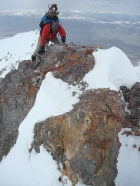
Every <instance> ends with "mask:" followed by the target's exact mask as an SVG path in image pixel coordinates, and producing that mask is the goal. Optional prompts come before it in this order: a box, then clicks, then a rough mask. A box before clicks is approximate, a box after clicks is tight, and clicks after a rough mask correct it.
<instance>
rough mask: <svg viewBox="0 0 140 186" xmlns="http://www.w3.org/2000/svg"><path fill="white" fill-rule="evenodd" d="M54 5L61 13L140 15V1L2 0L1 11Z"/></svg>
mask: <svg viewBox="0 0 140 186" xmlns="http://www.w3.org/2000/svg"><path fill="white" fill-rule="evenodd" d="M52 3H56V4H58V8H59V11H60V12H63V11H70V10H80V11H115V12H132V13H140V0H55V1H51V0H0V10H15V9H36V10H47V9H48V5H49V4H52Z"/></svg>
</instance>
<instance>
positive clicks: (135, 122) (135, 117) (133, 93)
mask: <svg viewBox="0 0 140 186" xmlns="http://www.w3.org/2000/svg"><path fill="white" fill-rule="evenodd" d="M120 89H121V90H122V93H123V96H124V100H125V102H126V103H127V109H128V110H129V111H130V114H127V115H126V117H125V120H124V122H123V127H124V128H125V127H126V128H132V131H133V132H135V135H140V132H138V128H139V125H140V83H138V82H137V83H135V85H134V86H133V87H132V89H130V90H129V89H128V88H127V87H125V86H122V87H120Z"/></svg>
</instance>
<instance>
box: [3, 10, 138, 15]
mask: <svg viewBox="0 0 140 186" xmlns="http://www.w3.org/2000/svg"><path fill="white" fill-rule="evenodd" d="M46 11H47V10H35V9H29V10H25V9H19V10H3V11H0V15H9V16H10V15H13V16H14V15H15V16H25V15H26V16H31V15H40V14H42V13H44V12H46ZM60 13H62V14H66V12H62V11H60ZM67 13H73V14H117V15H138V16H140V14H138V13H128V12H113V11H109V12H108V11H86V12H85V11H79V10H71V11H69V12H67Z"/></svg>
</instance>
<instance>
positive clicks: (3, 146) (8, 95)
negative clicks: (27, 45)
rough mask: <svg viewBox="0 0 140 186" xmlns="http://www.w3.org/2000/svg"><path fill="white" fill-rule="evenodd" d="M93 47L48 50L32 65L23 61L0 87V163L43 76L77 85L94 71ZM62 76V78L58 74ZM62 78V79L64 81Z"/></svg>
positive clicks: (65, 47)
mask: <svg viewBox="0 0 140 186" xmlns="http://www.w3.org/2000/svg"><path fill="white" fill-rule="evenodd" d="M97 48H98V47H97V46H86V47H84V46H75V45H69V46H62V45H60V46H58V45H56V46H55V45H54V46H52V47H50V48H49V49H48V51H47V58H46V54H44V55H41V56H38V59H37V60H36V61H34V62H31V61H30V60H29V61H23V62H22V63H20V64H19V67H18V69H17V70H13V71H11V72H10V73H9V74H7V75H6V77H5V78H4V79H2V80H1V83H0V160H1V159H2V157H3V156H4V155H7V154H8V152H9V151H10V148H11V147H12V146H13V145H14V144H15V142H16V139H17V136H18V127H19V124H20V123H21V122H22V121H23V119H24V118H25V117H26V115H27V114H28V112H29V111H30V109H31V108H32V106H33V104H34V101H35V98H36V94H37V92H38V90H39V88H40V85H41V83H42V80H43V79H44V78H45V75H46V73H47V72H53V73H54V76H55V77H58V78H62V79H63V80H64V81H66V82H68V83H69V84H73V83H74V82H79V81H80V80H81V78H82V77H83V76H84V74H85V73H87V72H88V71H89V70H91V69H92V68H93V67H94V57H93V55H92V52H93V51H94V50H96V49H97ZM62 72H63V74H62ZM65 76H66V77H65Z"/></svg>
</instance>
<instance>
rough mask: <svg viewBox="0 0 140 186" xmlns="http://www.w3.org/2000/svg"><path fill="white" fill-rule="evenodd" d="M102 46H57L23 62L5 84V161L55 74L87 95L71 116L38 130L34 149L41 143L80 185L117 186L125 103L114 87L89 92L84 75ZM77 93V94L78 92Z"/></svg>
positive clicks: (1, 88)
mask: <svg viewBox="0 0 140 186" xmlns="http://www.w3.org/2000/svg"><path fill="white" fill-rule="evenodd" d="M97 48H98V46H82V45H79V44H78V45H74V44H73V45H68V46H66V45H53V46H51V47H49V48H48V49H47V52H46V53H44V54H42V55H38V56H37V59H36V60H35V61H34V62H31V61H23V62H22V63H20V64H19V67H18V70H13V71H12V72H10V73H9V74H7V75H6V77H5V78H4V79H2V80H1V83H0V160H1V159H2V157H3V156H4V155H7V154H8V152H9V150H10V148H11V147H12V146H13V145H14V144H15V142H16V139H17V136H18V127H19V125H20V123H21V122H22V121H23V119H24V118H25V117H26V115H27V114H28V112H29V111H30V109H31V108H32V106H33V104H34V101H35V98H36V94H37V92H38V90H39V88H40V85H41V83H42V80H43V79H44V78H45V75H46V73H48V72H53V74H54V77H56V78H61V79H62V80H63V81H65V82H67V83H68V84H71V85H78V84H80V87H81V90H83V94H82V95H81V97H80V101H79V103H77V104H75V105H74V106H73V110H71V111H70V112H68V113H66V114H64V115H61V116H57V117H51V118H48V119H47V120H45V121H44V122H41V123H38V124H36V126H35V131H34V132H35V135H34V141H33V143H32V146H31V149H29V152H31V150H32V149H33V148H34V149H35V150H36V152H38V153H39V152H40V145H41V144H43V145H44V147H45V148H46V149H47V150H48V151H49V152H51V153H52V155H53V157H54V159H56V161H57V162H58V165H59V163H62V165H63V170H61V171H62V175H67V176H68V177H69V178H70V180H71V181H72V182H73V185H75V184H76V183H77V182H78V180H82V181H83V183H85V184H91V185H92V186H93V185H94V186H98V185H100V186H113V185H115V183H114V179H115V177H116V175H117V168H116V163H117V155H118V148H119V147H120V143H119V140H118V132H119V131H120V130H121V125H122V122H123V119H124V107H125V106H124V103H123V101H122V100H121V98H120V96H119V94H118V93H117V92H115V91H111V90H109V89H98V90H94V91H85V92H84V90H85V88H86V86H87V84H86V83H85V82H82V79H83V77H84V76H85V74H86V73H87V72H88V71H90V70H91V69H92V68H94V64H95V60H94V57H93V55H92V52H94V51H96V50H97ZM73 95H74V93H73Z"/></svg>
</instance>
